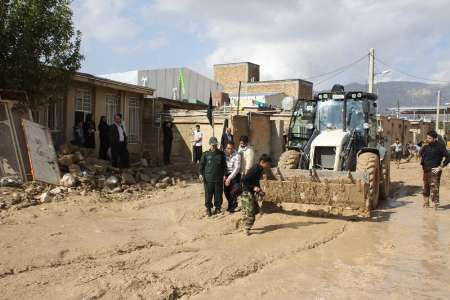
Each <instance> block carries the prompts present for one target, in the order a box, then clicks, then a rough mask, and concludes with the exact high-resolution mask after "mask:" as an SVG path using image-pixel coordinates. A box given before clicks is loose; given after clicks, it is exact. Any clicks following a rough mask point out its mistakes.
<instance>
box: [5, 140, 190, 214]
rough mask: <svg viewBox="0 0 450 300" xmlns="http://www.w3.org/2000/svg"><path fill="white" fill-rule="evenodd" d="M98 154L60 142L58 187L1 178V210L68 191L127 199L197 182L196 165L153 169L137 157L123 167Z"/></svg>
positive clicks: (61, 195) (51, 198) (60, 198)
mask: <svg viewBox="0 0 450 300" xmlns="http://www.w3.org/2000/svg"><path fill="white" fill-rule="evenodd" d="M95 155H96V154H95V153H94V152H93V151H92V150H87V149H83V148H78V147H76V146H73V145H70V144H64V145H61V146H60V149H59V154H58V162H59V166H60V171H61V174H62V177H61V180H60V185H59V186H54V185H51V184H47V183H43V182H36V181H31V182H25V183H23V182H22V180H21V179H20V178H17V177H3V178H0V210H3V209H10V208H15V209H21V208H25V207H28V206H32V205H39V204H42V203H48V202H54V201H63V200H64V199H65V198H66V196H67V195H68V194H76V195H81V196H86V195H88V194H89V193H99V195H102V196H103V197H111V196H113V195H116V196H115V198H114V199H116V198H117V199H119V200H122V201H127V200H128V199H130V194H137V195H140V193H148V192H151V191H156V190H158V189H167V188H169V187H178V188H185V187H186V186H187V184H188V183H189V182H197V181H198V171H196V170H197V167H196V166H194V165H189V166H187V165H188V164H183V165H178V166H177V165H173V166H170V167H166V168H164V167H157V168H150V167H149V164H148V162H147V160H146V159H138V160H136V161H135V162H134V163H132V164H131V166H132V167H131V168H129V169H126V170H120V169H117V168H113V167H112V166H111V165H110V162H109V161H105V160H101V159H97V158H96V157H95ZM108 195H110V196H108ZM121 195H123V196H121ZM143 195H144V194H143Z"/></svg>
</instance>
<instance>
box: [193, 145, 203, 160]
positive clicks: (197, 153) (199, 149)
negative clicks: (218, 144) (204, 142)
mask: <svg viewBox="0 0 450 300" xmlns="http://www.w3.org/2000/svg"><path fill="white" fill-rule="evenodd" d="M192 152H193V153H194V158H193V161H194V162H195V163H199V162H200V159H201V158H202V146H194V147H193V151H192Z"/></svg>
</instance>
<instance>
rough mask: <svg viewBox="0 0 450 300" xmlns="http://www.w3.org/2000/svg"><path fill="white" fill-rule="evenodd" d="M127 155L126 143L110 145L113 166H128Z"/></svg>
mask: <svg viewBox="0 0 450 300" xmlns="http://www.w3.org/2000/svg"><path fill="white" fill-rule="evenodd" d="M129 156H130V155H129V153H128V149H127V143H125V142H120V143H118V144H115V145H111V164H112V166H113V167H114V168H121V169H123V168H128V166H129Z"/></svg>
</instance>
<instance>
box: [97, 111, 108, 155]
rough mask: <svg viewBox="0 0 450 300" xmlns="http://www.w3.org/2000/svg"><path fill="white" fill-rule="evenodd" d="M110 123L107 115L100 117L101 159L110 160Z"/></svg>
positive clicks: (99, 153)
mask: <svg viewBox="0 0 450 300" xmlns="http://www.w3.org/2000/svg"><path fill="white" fill-rule="evenodd" d="M108 130H109V125H108V123H107V122H106V117H105V116H101V117H100V123H98V132H99V136H100V150H99V152H98V157H99V158H100V159H104V160H109V157H108V148H109V136H108Z"/></svg>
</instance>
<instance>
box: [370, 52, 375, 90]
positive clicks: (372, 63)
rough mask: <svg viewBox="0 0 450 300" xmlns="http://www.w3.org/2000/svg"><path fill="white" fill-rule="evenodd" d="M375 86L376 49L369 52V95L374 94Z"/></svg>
mask: <svg viewBox="0 0 450 300" xmlns="http://www.w3.org/2000/svg"><path fill="white" fill-rule="evenodd" d="M374 84H375V49H373V48H370V50H369V93H373V86H374Z"/></svg>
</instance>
